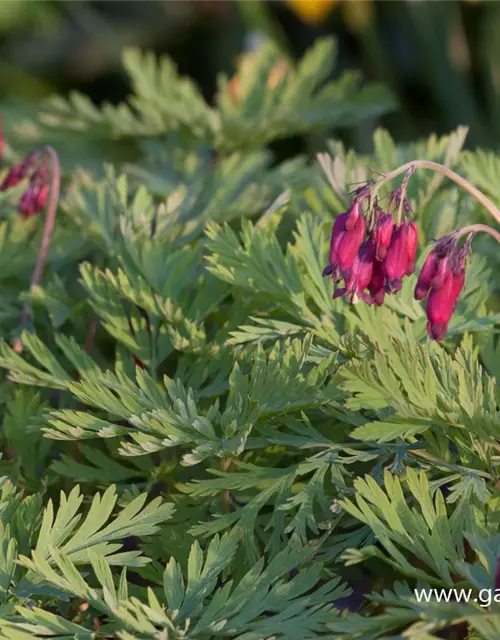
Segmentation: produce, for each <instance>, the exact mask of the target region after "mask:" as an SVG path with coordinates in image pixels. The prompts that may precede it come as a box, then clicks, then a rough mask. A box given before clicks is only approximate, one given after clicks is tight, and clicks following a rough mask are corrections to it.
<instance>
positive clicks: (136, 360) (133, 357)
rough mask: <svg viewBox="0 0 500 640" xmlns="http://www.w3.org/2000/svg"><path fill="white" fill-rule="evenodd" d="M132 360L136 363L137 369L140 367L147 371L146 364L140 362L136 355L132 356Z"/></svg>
mask: <svg viewBox="0 0 500 640" xmlns="http://www.w3.org/2000/svg"><path fill="white" fill-rule="evenodd" d="M132 360H133V361H134V364H135V365H136V366H137V367H140V368H141V369H145V368H146V365H145V364H144V362H143V361H142V360H140V359H139V358H138V357H137V356H136V355H132Z"/></svg>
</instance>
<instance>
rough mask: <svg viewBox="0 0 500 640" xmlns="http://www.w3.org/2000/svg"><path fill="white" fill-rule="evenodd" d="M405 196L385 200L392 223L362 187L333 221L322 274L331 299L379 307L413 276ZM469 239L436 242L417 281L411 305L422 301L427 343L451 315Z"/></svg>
mask: <svg viewBox="0 0 500 640" xmlns="http://www.w3.org/2000/svg"><path fill="white" fill-rule="evenodd" d="M405 191H406V185H405V184H403V185H402V186H401V187H400V188H399V189H396V190H395V191H393V193H392V195H391V199H390V204H389V208H390V207H391V206H392V205H394V204H395V205H396V207H397V209H398V221H397V222H395V221H394V219H393V215H392V213H389V212H388V211H383V210H382V209H380V207H379V206H378V204H377V203H376V202H375V203H373V202H371V196H370V188H369V186H368V185H366V186H364V187H362V188H360V189H358V190H357V192H356V194H355V196H354V199H353V201H352V203H351V206H350V207H349V209H348V210H347V211H346V212H344V213H341V214H340V215H339V216H337V218H336V220H335V222H334V224H333V228H332V234H331V240H330V255H329V261H328V265H327V266H326V267H325V269H324V271H323V276H327V275H329V276H331V278H332V280H333V282H334V283H335V291H334V294H333V297H334V298H338V297H340V296H345V298H346V299H347V300H348V301H349V302H351V303H356V302H358V301H359V300H363V301H364V302H365V303H367V304H369V305H372V304H375V305H377V306H380V305H382V304H383V302H384V299H385V296H386V295H392V294H395V293H397V292H398V291H400V290H401V286H402V282H403V279H404V278H405V277H406V276H409V275H411V274H412V273H413V272H414V271H415V256H416V252H417V246H418V230H417V227H416V225H415V223H414V222H412V221H410V220H409V219H408V213H409V211H410V206H409V203H408V201H407V200H406V197H405V195H404V194H405ZM365 205H366V208H367V212H366V214H364V213H363V208H364V207H365ZM471 239H472V234H471V235H470V237H469V239H468V240H467V241H466V243H465V244H464V245H463V246H462V247H459V234H457V233H452V234H450V235H449V236H446V237H444V238H442V239H441V240H439V241H437V243H436V245H435V247H434V249H433V250H432V251H431V253H430V254H429V256H428V258H427V260H426V262H425V264H424V266H423V268H422V271H421V272H420V275H419V277H418V281H417V286H416V288H415V299H416V300H423V299H424V298H425V297H426V296H428V298H427V318H428V323H427V332H428V334H429V336H430V338H431V339H433V340H442V339H443V337H444V335H445V334H446V331H447V329H448V323H449V322H450V319H451V316H452V315H453V312H454V311H455V308H456V305H457V301H458V297H459V295H460V293H461V291H462V289H463V286H464V282H465V265H466V259H467V255H468V253H469V249H470V242H471ZM342 280H343V284H342V286H339V283H341V281H342Z"/></svg>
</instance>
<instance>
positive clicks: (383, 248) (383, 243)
mask: <svg viewBox="0 0 500 640" xmlns="http://www.w3.org/2000/svg"><path fill="white" fill-rule="evenodd" d="M393 229H394V221H393V219H392V215H391V214H390V213H383V212H381V213H379V215H378V216H377V220H376V222H375V229H374V230H373V241H374V243H375V257H376V258H377V260H383V259H384V258H385V257H386V255H387V249H388V247H389V244H390V242H391V236H392V231H393Z"/></svg>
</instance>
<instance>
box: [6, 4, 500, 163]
mask: <svg viewBox="0 0 500 640" xmlns="http://www.w3.org/2000/svg"><path fill="white" fill-rule="evenodd" d="M328 34H333V35H335V36H336V37H337V39H338V47H339V58H338V64H337V68H336V73H339V74H340V73H341V72H342V71H344V70H345V69H353V68H354V69H359V70H360V71H361V73H362V75H363V77H364V78H365V79H366V80H375V81H379V82H383V83H385V84H386V85H388V86H389V87H391V89H392V91H393V92H394V94H395V96H396V98H397V100H398V103H399V107H398V109H397V110H396V111H394V112H392V113H391V114H389V115H388V116H386V117H384V118H382V119H380V120H378V121H377V122H367V123H363V125H362V126H360V127H359V128H357V129H355V130H350V131H348V132H343V133H342V137H343V138H344V141H345V142H347V143H348V144H351V145H353V146H355V147H356V148H357V149H358V150H359V151H369V149H370V145H371V137H372V136H371V133H372V130H373V129H375V128H376V127H378V126H384V127H386V128H388V129H389V131H390V132H391V134H392V135H393V136H394V137H395V138H396V139H397V140H398V141H400V142H405V141H407V140H413V139H415V138H417V137H420V136H424V135H428V134H429V133H430V132H432V131H435V132H436V133H438V134H439V133H444V132H448V131H450V130H451V129H453V128H455V127H456V126H457V125H459V124H467V125H469V126H470V134H469V137H468V141H467V146H469V147H475V146H478V145H480V146H484V147H490V148H496V147H497V146H498V145H499V144H500V117H499V116H500V102H499V100H500V55H499V54H500V51H499V47H500V3H498V2H494V1H492V2H481V1H477V0H476V1H475V2H472V1H469V2H467V1H453V0H451V1H425V0H399V1H394V2H391V1H373V0H371V1H370V0H351V1H348V0H344V1H343V2H339V1H336V2H330V1H328V0H325V1H323V2H316V0H290V1H289V2H288V1H286V0H283V1H281V2H259V1H258V0H255V1H253V0H247V1H241V2H238V1H236V0H226V1H214V0H180V1H175V0H170V1H165V0H128V1H127V0H125V1H121V0H118V1H104V0H100V1H95V2H92V1H89V0H73V1H64V0H59V1H45V0H10V1H4V0H2V1H0V48H1V52H0V61H1V62H0V101H1V103H2V104H1V105H0V107H1V109H2V113H3V116H4V120H5V122H6V129H8V128H9V124H10V122H12V121H15V120H17V119H19V116H20V115H21V114H26V115H28V114H29V113H30V112H31V113H32V112H33V111H32V110H33V109H36V106H37V103H39V101H40V100H41V99H42V98H44V97H46V96H48V95H51V94H53V93H62V94H67V93H68V92H69V91H70V90H72V89H77V90H78V91H81V92H84V93H86V94H87V95H88V96H89V97H90V98H91V99H92V100H94V101H95V102H96V103H97V104H99V103H101V102H102V101H109V102H112V103H118V102H120V101H121V100H123V99H124V98H126V96H127V94H128V92H129V86H128V84H127V83H128V80H127V77H126V76H125V74H124V73H123V72H122V70H121V67H120V53H121V51H122V49H123V47H124V46H137V47H140V48H142V49H149V50H152V51H155V52H157V53H167V54H169V55H170V56H172V58H173V59H174V60H175V62H176V63H177V65H178V67H179V70H180V72H181V73H183V74H187V75H189V76H191V77H193V78H194V79H195V80H196V81H197V82H198V83H199V85H200V86H201V88H202V90H203V93H204V95H205V97H206V98H207V99H208V100H211V98H212V97H213V95H214V93H215V90H216V88H215V87H216V85H215V78H216V74H217V72H219V71H224V72H227V73H232V71H233V70H234V65H235V61H236V59H237V56H238V55H239V54H240V53H242V52H243V51H245V50H248V49H250V48H252V47H253V46H255V44H256V42H258V40H259V38H260V37H262V35H265V36H267V37H270V38H272V39H274V40H275V41H276V42H277V43H278V44H279V45H280V47H282V48H283V51H284V53H286V54H287V55H291V56H293V57H298V56H300V55H301V54H302V53H303V52H304V51H305V50H306V49H307V48H308V47H309V46H310V45H311V43H312V42H314V40H315V39H316V38H317V37H318V36H323V35H328ZM285 155H287V153H286V152H285Z"/></svg>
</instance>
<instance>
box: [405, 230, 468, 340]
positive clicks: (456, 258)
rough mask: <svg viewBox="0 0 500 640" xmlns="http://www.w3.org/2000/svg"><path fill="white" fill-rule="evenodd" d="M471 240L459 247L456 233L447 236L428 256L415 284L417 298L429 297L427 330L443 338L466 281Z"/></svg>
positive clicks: (434, 335)
mask: <svg viewBox="0 0 500 640" xmlns="http://www.w3.org/2000/svg"><path fill="white" fill-rule="evenodd" d="M469 247H470V240H469V241H467V242H466V243H465V244H464V246H463V247H462V248H461V249H459V248H458V245H457V241H456V240H455V239H454V238H453V236H446V237H445V238H443V239H442V240H441V241H440V242H439V243H438V244H437V245H436V247H435V248H434V250H433V251H431V253H430V254H429V255H428V256H427V260H426V261H425V263H424V265H423V267H422V270H421V272H420V275H419V278H418V281H417V286H416V288H415V299H416V300H422V299H423V298H425V296H426V295H427V293H429V291H430V293H429V298H428V299H427V318H428V323H427V332H428V334H429V336H430V337H431V338H432V339H433V340H442V339H443V338H444V336H445V334H446V331H447V330H448V324H449V322H450V320H451V317H452V315H453V313H454V312H455V309H456V307H457V304H458V298H459V296H460V294H461V293H462V289H463V288H464V284H465V264H466V258H467V253H468V251H469Z"/></svg>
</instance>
